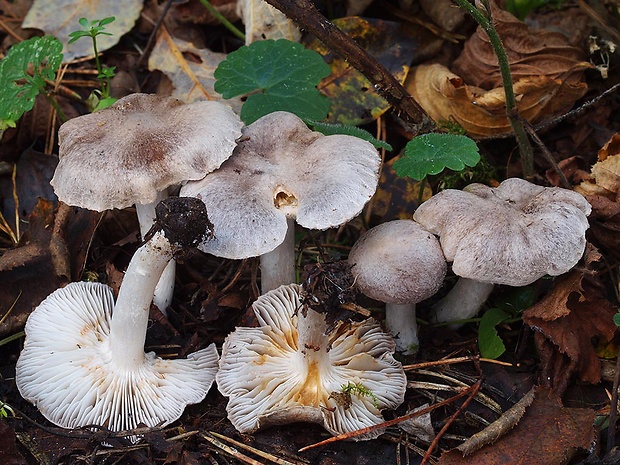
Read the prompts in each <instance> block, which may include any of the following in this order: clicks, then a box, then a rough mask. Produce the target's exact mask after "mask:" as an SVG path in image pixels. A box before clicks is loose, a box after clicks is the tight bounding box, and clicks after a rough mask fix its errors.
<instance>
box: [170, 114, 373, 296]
mask: <svg viewBox="0 0 620 465" xmlns="http://www.w3.org/2000/svg"><path fill="white" fill-rule="evenodd" d="M379 165H380V158H379V155H378V153H377V150H376V149H375V148H374V147H373V145H372V144H370V143H369V142H366V141H364V140H362V139H359V138H357V137H352V136H346V135H332V136H324V135H323V134H321V133H318V132H314V131H311V130H310V129H308V127H307V126H306V125H305V123H304V122H303V121H302V120H301V119H299V118H298V117H297V116H295V115H293V114H292V113H287V112H282V111H278V112H274V113H271V114H269V115H267V116H264V117H262V118H260V119H258V120H257V121H255V122H254V123H252V124H250V125H249V126H247V127H245V128H244V129H243V136H242V137H241V139H240V140H239V143H238V145H237V147H236V148H235V151H234V154H233V156H232V157H231V158H230V159H228V160H227V161H226V162H225V163H224V164H222V167H221V168H220V169H219V170H217V171H215V172H213V173H211V174H209V175H207V176H206V177H205V178H204V179H202V180H200V181H196V182H189V183H187V184H186V185H185V186H183V188H182V189H181V193H180V195H184V196H191V197H197V198H199V199H201V200H202V201H203V202H205V204H206V205H207V209H208V210H209V215H210V216H211V220H212V221H213V224H214V225H215V229H216V231H217V234H216V237H215V239H214V240H213V241H209V242H208V243H207V244H206V245H205V246H203V247H201V250H203V251H204V252H207V253H210V254H213V255H215V256H218V257H224V258H231V259H240V258H247V257H256V256H260V257H261V258H260V261H261V287H262V290H263V292H267V291H269V290H272V289H275V288H276V287H278V286H279V285H281V284H288V283H292V282H295V236H294V225H295V221H297V223H298V224H299V225H301V226H303V227H305V228H308V229H321V230H324V229H328V228H333V227H336V226H339V225H341V224H343V223H345V222H347V221H349V220H351V219H352V218H353V217H355V216H356V215H358V214H359V213H360V212H361V211H362V208H363V207H364V205H365V204H366V203H367V202H368V200H370V198H371V197H372V195H373V194H374V192H375V190H376V187H377V182H378V176H379Z"/></svg>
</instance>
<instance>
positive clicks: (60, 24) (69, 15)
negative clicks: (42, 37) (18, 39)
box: [22, 0, 144, 62]
mask: <svg viewBox="0 0 620 465" xmlns="http://www.w3.org/2000/svg"><path fill="white" fill-rule="evenodd" d="M143 3H144V2H143V1H142V0H126V1H123V2H107V1H103V0H90V1H88V2H84V1H81V0H58V1H53V2H52V1H49V0H35V1H34V3H33V4H32V7H31V8H30V10H29V11H28V14H27V15H26V17H25V18H24V22H23V24H22V27H24V28H34V29H40V30H42V31H44V32H45V33H46V34H50V35H53V36H54V37H56V38H57V39H58V40H60V42H62V44H63V55H64V57H63V61H64V62H68V61H71V60H73V59H75V58H79V57H85V56H92V55H93V54H94V52H93V43H92V40H90V39H89V38H83V39H80V40H76V41H75V42H73V43H71V44H69V43H68V42H69V39H70V37H69V34H70V33H71V32H73V31H79V30H82V27H81V26H80V24H79V23H78V20H79V19H80V18H87V19H88V20H89V21H93V20H99V19H103V18H107V17H109V16H114V17H115V18H116V20H115V21H114V22H112V23H110V24H108V25H107V26H106V27H105V30H106V32H109V33H110V35H100V36H98V37H97V49H98V50H99V51H100V52H103V51H104V50H107V49H109V48H111V47H112V46H114V45H116V44H117V43H118V41H119V40H120V38H121V36H122V35H124V34H126V33H127V32H129V31H130V30H131V29H132V28H133V26H134V24H135V23H136V21H137V19H138V18H139V17H140V11H141V10H142V5H143Z"/></svg>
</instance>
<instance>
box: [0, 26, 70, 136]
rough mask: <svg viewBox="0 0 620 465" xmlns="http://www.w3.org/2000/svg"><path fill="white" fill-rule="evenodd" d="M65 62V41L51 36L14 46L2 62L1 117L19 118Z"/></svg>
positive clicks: (11, 119)
mask: <svg viewBox="0 0 620 465" xmlns="http://www.w3.org/2000/svg"><path fill="white" fill-rule="evenodd" d="M61 62H62V44H61V43H60V41H58V39H56V38H55V37H52V36H43V37H33V38H31V39H28V40H24V41H23V42H20V43H19V44H16V45H14V46H13V47H11V49H10V50H9V52H8V53H7V55H6V57H5V58H4V59H3V60H2V61H0V120H2V121H3V122H5V124H10V123H8V122H10V121H13V122H15V121H17V120H18V119H19V118H20V117H21V116H22V115H23V114H24V113H25V112H27V111H30V110H32V107H33V106H34V100H35V98H36V96H37V95H38V94H39V92H40V91H41V89H42V88H44V86H45V79H49V80H53V79H54V77H55V74H56V71H57V70H58V67H59V66H60V63H61Z"/></svg>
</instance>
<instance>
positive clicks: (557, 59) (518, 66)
mask: <svg viewBox="0 0 620 465" xmlns="http://www.w3.org/2000/svg"><path fill="white" fill-rule="evenodd" d="M489 3H490V6H491V14H492V17H493V24H494V26H495V29H496V30H497V33H498V35H499V36H500V38H501V39H502V43H503V45H504V48H505V49H506V54H507V55H508V61H509V63H510V72H511V74H512V79H513V81H515V82H517V81H519V80H521V79H524V78H529V77H532V76H546V77H548V78H550V79H552V80H553V79H559V80H562V81H563V82H566V83H568V84H572V85H575V84H578V83H579V82H580V81H581V78H582V76H583V72H584V70H585V69H586V67H589V64H587V63H584V62H585V61H586V57H585V54H584V52H583V50H581V49H580V48H577V47H573V46H572V45H570V44H569V42H568V39H567V38H566V36H564V35H563V34H561V33H559V32H550V31H546V30H536V29H533V28H530V27H529V26H528V25H527V24H525V23H524V22H522V21H519V20H518V19H517V18H515V17H514V16H513V15H511V14H510V13H508V12H507V11H504V10H502V9H500V8H499V7H498V6H497V5H496V4H495V2H489ZM452 71H454V72H455V73H456V74H458V75H459V76H461V77H462V78H463V80H464V81H465V82H467V84H469V85H473V86H477V87H481V88H483V89H487V90H490V89H495V88H497V87H501V86H502V77H501V73H500V70H499V65H498V62H497V57H496V55H495V52H494V51H493V47H492V46H491V43H490V41H489V37H488V36H487V34H486V32H484V30H483V29H482V27H480V26H478V28H477V29H476V32H475V33H474V34H473V35H472V36H471V37H470V38H469V39H468V40H467V41H466V42H465V46H464V49H463V52H462V53H461V55H460V56H459V57H458V58H457V59H456V60H455V61H454V63H453V66H452Z"/></svg>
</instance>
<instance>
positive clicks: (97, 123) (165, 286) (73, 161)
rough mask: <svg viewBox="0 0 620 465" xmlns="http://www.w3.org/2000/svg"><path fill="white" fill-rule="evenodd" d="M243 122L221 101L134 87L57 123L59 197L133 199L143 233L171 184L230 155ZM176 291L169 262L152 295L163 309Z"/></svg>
mask: <svg viewBox="0 0 620 465" xmlns="http://www.w3.org/2000/svg"><path fill="white" fill-rule="evenodd" d="M241 126H242V123H241V121H240V120H239V118H238V117H237V115H235V113H234V112H233V111H232V110H231V109H230V107H228V106H227V105H225V104H223V103H220V102H204V101H203V102H194V103H191V104H183V103H182V102H181V101H179V100H177V99H175V98H171V97H160V96H157V95H150V94H131V95H128V96H126V97H123V98H121V99H119V100H118V101H117V102H116V103H115V104H114V105H112V106H111V107H109V108H106V109H104V110H101V111H98V112H95V113H91V114H88V115H84V116H80V117H77V118H73V119H71V120H69V121H67V122H66V123H64V124H63V125H62V126H61V127H60V129H59V131H58V139H59V147H60V148H59V157H60V162H59V163H58V167H57V168H56V172H55V173H54V177H53V178H52V181H51V184H52V186H54V191H55V193H56V195H57V196H58V198H59V199H60V200H61V201H63V202H65V203H67V204H69V205H73V206H78V207H82V208H87V209H89V210H96V211H104V210H109V209H112V208H126V207H129V206H131V205H134V204H135V205H136V212H137V214H138V220H139V222H140V231H141V233H142V236H143V237H144V234H146V232H147V231H148V230H149V229H150V228H151V226H152V225H153V218H154V217H155V205H157V203H158V202H159V201H160V200H161V199H163V198H165V197H167V196H168V192H167V190H168V188H170V187H172V186H175V185H177V184H180V183H183V182H185V181H187V180H196V179H201V178H203V177H204V176H205V175H206V174H207V173H209V172H211V171H213V170H214V169H217V168H218V167H219V166H220V165H221V164H222V162H223V161H224V160H226V159H227V158H228V157H229V156H230V155H231V154H232V150H233V148H234V146H235V139H236V138H237V137H239V135H240V134H241ZM173 290H174V261H170V265H169V268H168V269H167V270H166V271H165V272H164V274H163V275H162V283H161V284H160V285H159V286H158V288H157V289H156V295H155V299H154V303H155V305H157V307H158V308H159V309H160V310H161V311H162V312H164V313H165V310H166V308H167V307H168V306H169V305H170V302H171V301H172V293H173Z"/></svg>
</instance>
